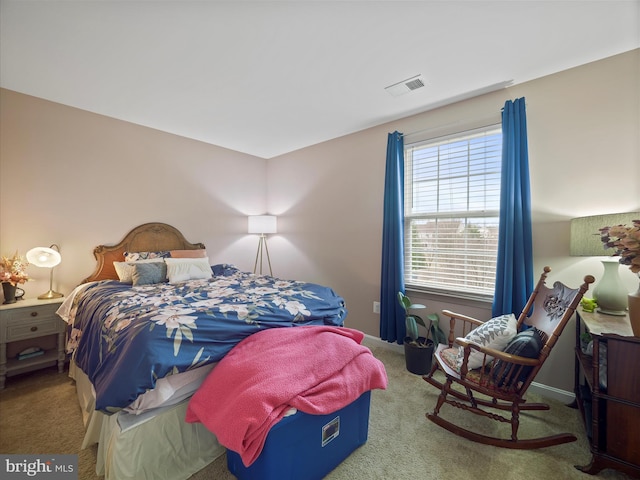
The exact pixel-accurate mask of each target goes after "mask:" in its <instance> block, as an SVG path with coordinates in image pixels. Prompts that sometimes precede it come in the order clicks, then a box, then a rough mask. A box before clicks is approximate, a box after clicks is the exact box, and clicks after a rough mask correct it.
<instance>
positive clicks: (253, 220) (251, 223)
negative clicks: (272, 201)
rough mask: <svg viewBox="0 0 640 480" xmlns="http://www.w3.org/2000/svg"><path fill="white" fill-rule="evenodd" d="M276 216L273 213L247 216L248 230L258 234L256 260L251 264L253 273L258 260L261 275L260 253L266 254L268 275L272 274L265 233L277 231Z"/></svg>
mask: <svg viewBox="0 0 640 480" xmlns="http://www.w3.org/2000/svg"><path fill="white" fill-rule="evenodd" d="M277 227H278V217H276V216H275V215H250V216H249V217H248V232H249V233H254V234H258V235H260V240H259V241H258V251H257V252H256V262H255V263H254V265H253V273H256V270H257V268H258V260H259V261H260V275H262V258H263V257H262V254H263V251H265V252H266V254H267V263H268V264H269V275H271V276H273V272H272V270H271V258H269V247H268V246H267V234H269V233H276V232H277V231H278V228H277Z"/></svg>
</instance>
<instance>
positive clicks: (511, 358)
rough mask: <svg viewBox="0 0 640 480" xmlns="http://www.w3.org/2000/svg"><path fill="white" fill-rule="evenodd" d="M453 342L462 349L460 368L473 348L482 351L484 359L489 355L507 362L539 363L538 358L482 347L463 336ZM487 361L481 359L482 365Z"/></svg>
mask: <svg viewBox="0 0 640 480" xmlns="http://www.w3.org/2000/svg"><path fill="white" fill-rule="evenodd" d="M455 343H456V344H458V345H460V346H461V347H462V348H463V349H464V358H463V360H462V365H461V370H462V369H463V367H466V365H467V362H468V360H469V353H471V350H475V351H477V352H480V353H482V354H483V355H484V358H485V359H486V357H487V356H489V357H493V359H494V360H502V361H504V362H507V363H515V364H517V365H524V366H535V365H538V364H539V363H540V359H539V358H528V357H521V356H519V355H513V354H511V353H505V352H503V351H502V350H496V349H495V348H490V347H484V346H482V345H478V344H477V343H473V342H470V341H469V340H466V339H465V338H463V337H458V338H456V342H455ZM466 347H469V348H468V349H467V348H466ZM489 363H490V362H488V361H486V360H484V361H483V365H488V364H489ZM464 371H465V372H466V368H465V369H464Z"/></svg>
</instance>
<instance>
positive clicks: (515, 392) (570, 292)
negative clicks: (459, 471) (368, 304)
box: [423, 267, 594, 449]
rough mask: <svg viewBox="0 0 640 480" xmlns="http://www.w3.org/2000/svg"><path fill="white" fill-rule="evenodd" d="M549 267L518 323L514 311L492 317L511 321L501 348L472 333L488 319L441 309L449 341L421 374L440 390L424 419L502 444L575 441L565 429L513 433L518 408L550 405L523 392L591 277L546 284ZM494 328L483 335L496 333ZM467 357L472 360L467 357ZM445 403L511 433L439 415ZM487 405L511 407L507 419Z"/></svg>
mask: <svg viewBox="0 0 640 480" xmlns="http://www.w3.org/2000/svg"><path fill="white" fill-rule="evenodd" d="M550 271H551V269H550V268H549V267H545V268H544V272H543V273H542V275H541V276H540V280H539V281H538V283H537V285H536V287H535V289H534V291H533V293H532V294H531V296H530V297H529V300H528V301H527V304H526V305H525V307H524V309H523V311H522V313H521V314H520V316H519V317H518V319H517V325H516V324H515V322H516V319H515V316H513V315H512V316H510V317H509V316H503V317H505V318H501V319H495V320H500V321H502V322H503V323H502V324H501V325H505V324H506V323H508V320H507V317H509V320H510V321H511V322H512V327H513V329H512V332H513V334H514V335H515V337H512V339H511V340H510V341H509V340H506V342H508V344H507V347H506V348H504V350H500V349H496V348H491V347H489V346H482V345H480V343H481V342H479V341H478V340H477V338H474V337H473V335H474V334H473V331H474V330H476V329H479V327H481V326H482V325H485V326H488V324H489V322H486V324H483V322H481V321H479V320H476V319H474V318H471V317H468V316H465V315H460V314H456V313H453V312H450V311H448V310H444V311H443V312H442V313H443V314H444V315H445V316H447V317H449V318H450V319H451V320H450V332H449V338H448V341H449V344H448V345H440V346H439V347H438V349H437V351H436V353H435V360H436V362H434V365H433V367H432V369H431V372H430V373H429V374H427V375H425V376H424V377H423V379H424V380H425V381H426V382H428V383H430V384H431V385H434V386H435V387H437V388H439V389H440V390H441V393H440V395H439V397H438V402H437V404H436V406H435V409H434V410H433V413H428V414H427V418H428V419H429V420H431V421H432V422H434V423H436V424H438V425H440V426H441V427H443V428H446V429H447V430H449V431H450V432H452V433H455V434H456V435H459V436H461V437H464V438H466V439H468V440H472V441H475V442H479V443H483V444H488V445H493V446H497V447H504V448H513V449H532V448H542V447H548V446H552V445H559V444H562V443H567V442H573V441H575V440H576V437H575V436H574V435H571V434H569V433H562V434H558V435H552V436H547V437H542V438H535V439H524V440H522V439H519V438H518V426H519V423H520V421H519V416H520V411H521V410H549V405H547V404H544V403H526V400H525V399H524V395H525V393H526V392H527V389H528V387H529V385H530V384H531V382H532V381H533V380H534V379H535V377H536V374H537V373H538V371H539V370H540V368H541V367H542V365H543V364H544V362H545V360H546V359H547V357H548V356H549V354H550V352H551V349H552V348H553V346H554V345H555V344H556V341H557V340H558V337H559V336H560V334H561V333H562V330H563V329H564V327H565V325H566V324H567V322H568V321H569V319H570V318H571V316H572V315H573V313H574V311H575V309H576V307H577V305H578V304H579V303H580V300H581V299H582V296H583V295H584V293H585V292H586V291H587V290H588V288H589V284H590V283H593V282H594V278H593V277H592V276H591V275H587V276H586V277H584V283H583V284H582V285H581V286H580V288H578V289H570V288H568V287H566V286H565V285H563V284H562V283H560V282H555V283H554V284H553V288H548V287H547V286H546V285H545V280H546V277H547V274H548V273H549V272H550ZM492 321H493V319H492ZM525 325H526V326H529V328H527V327H526V326H525ZM477 331H478V332H479V331H480V330H477ZM455 332H462V335H463V337H458V338H455ZM516 332H520V333H517V334H516ZM493 333H495V332H493ZM493 333H490V335H486V336H485V338H487V337H493V338H495V336H494V335H493ZM472 339H473V340H472ZM458 346H459V347H458ZM471 357H472V358H473V359H474V362H475V364H474V362H470V358H471ZM478 365H479V367H478ZM474 367H476V368H474ZM438 370H441V371H442V372H444V374H445V377H446V380H445V381H444V383H442V382H441V381H439V380H438V379H436V378H434V374H435V373H436V372H437V371H438ZM440 378H441V377H440ZM454 384H455V385H456V386H458V388H457V389H454V388H453V387H454ZM460 387H462V388H460ZM478 395H482V397H480V396H478ZM486 397H488V398H486ZM444 403H447V404H448V405H452V406H454V407H457V408H461V409H463V410H465V411H468V412H472V413H475V414H478V415H481V416H484V417H488V418H490V419H493V420H496V421H498V422H505V423H511V438H499V437H491V436H486V435H482V434H480V433H477V432H474V431H471V430H468V429H466V428H462V427H460V426H458V425H455V424H453V423H451V422H449V421H448V420H445V419H444V418H442V416H440V408H441V407H442V405H443V404H444ZM487 408H491V409H495V410H501V411H511V418H510V419H508V418H506V417H504V416H502V415H499V414H496V413H493V412H491V411H488V410H487Z"/></svg>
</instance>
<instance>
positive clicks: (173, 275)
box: [164, 257, 213, 283]
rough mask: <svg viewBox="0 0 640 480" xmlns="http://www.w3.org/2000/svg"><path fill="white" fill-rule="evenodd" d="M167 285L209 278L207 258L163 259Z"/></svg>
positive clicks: (209, 268) (209, 269) (210, 273)
mask: <svg viewBox="0 0 640 480" xmlns="http://www.w3.org/2000/svg"><path fill="white" fill-rule="evenodd" d="M164 261H165V262H166V263H167V277H169V283H180V282H186V281H187V280H201V279H207V278H211V277H212V276H213V273H212V272H211V265H209V257H202V258H165V259H164Z"/></svg>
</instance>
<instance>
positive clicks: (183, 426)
mask: <svg viewBox="0 0 640 480" xmlns="http://www.w3.org/2000/svg"><path fill="white" fill-rule="evenodd" d="M69 376H70V377H72V378H73V379H75V381H76V390H77V394H78V400H79V402H80V408H81V409H82V416H83V422H84V424H85V428H86V433H85V437H84V440H83V442H82V447H81V448H86V447H88V446H90V445H93V444H96V443H97V444H98V454H97V461H96V474H98V475H104V476H105V480H126V479H136V480H143V479H145V480H146V479H148V480H186V479H187V478H189V477H190V476H191V475H193V474H194V473H196V472H197V471H199V470H202V469H203V468H204V467H205V466H207V465H208V464H209V463H211V462H213V461H214V460H215V459H216V458H218V457H219V456H220V455H222V454H223V453H224V452H225V448H224V447H223V446H222V445H220V443H219V442H218V440H217V438H216V437H215V435H214V434H213V433H211V432H210V431H209V430H207V429H206V428H205V427H204V426H203V425H202V424H200V423H187V422H185V421H184V418H185V412H186V410H187V404H188V400H184V401H182V402H181V403H178V404H176V405H172V406H169V407H166V408H162V409H158V411H156V412H149V413H146V414H142V415H132V414H127V413H124V412H120V413H116V414H113V415H105V414H103V413H100V412H97V411H95V410H94V408H95V395H94V394H93V387H92V386H91V382H90V381H89V379H88V377H87V376H86V375H85V374H84V372H83V371H82V370H80V369H79V368H78V367H77V366H76V365H75V363H74V362H73V361H72V362H71V365H70V368H69Z"/></svg>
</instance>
